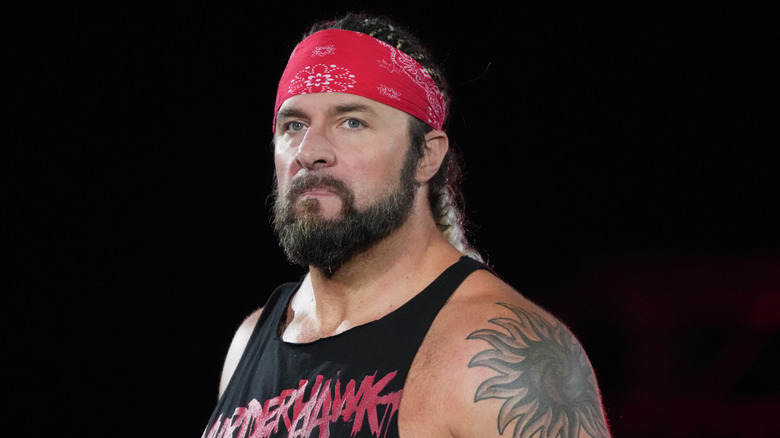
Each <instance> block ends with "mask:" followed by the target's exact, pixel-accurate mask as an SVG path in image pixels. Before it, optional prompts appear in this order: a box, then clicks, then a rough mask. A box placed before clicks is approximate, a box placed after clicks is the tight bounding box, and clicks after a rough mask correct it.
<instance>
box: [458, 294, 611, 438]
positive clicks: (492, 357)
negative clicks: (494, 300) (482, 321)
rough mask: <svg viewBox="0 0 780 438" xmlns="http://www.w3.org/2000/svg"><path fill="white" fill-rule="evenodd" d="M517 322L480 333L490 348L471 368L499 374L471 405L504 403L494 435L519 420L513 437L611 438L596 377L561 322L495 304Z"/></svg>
mask: <svg viewBox="0 0 780 438" xmlns="http://www.w3.org/2000/svg"><path fill="white" fill-rule="evenodd" d="M498 304H499V305H501V306H504V307H506V308H507V309H509V310H511V311H512V312H513V313H514V314H515V315H516V316H517V318H495V319H491V320H490V322H491V323H492V324H495V325H497V326H499V327H502V328H503V329H504V330H505V332H504V331H498V330H490V329H484V330H478V331H475V332H474V333H472V334H470V335H469V336H468V338H467V339H480V340H483V341H485V342H487V343H488V344H490V345H491V346H492V347H493V348H492V349H490V350H485V351H483V352H480V353H478V354H477V355H476V356H474V357H473V358H472V359H471V362H470V363H469V368H472V367H488V368H491V369H493V370H496V371H498V372H499V373H500V374H499V375H497V376H495V377H491V378H489V379H487V380H485V381H484V382H482V384H481V385H480V386H479V388H478V389H477V392H476V394H475V395H474V402H479V401H481V400H486V399H491V398H492V399H504V400H506V401H505V402H504V404H503V406H501V410H500V411H499V414H498V432H499V433H500V434H502V435H503V434H504V431H505V430H506V429H507V427H508V426H509V424H510V423H511V422H512V421H514V420H517V423H516V424H515V428H514V432H513V434H512V436H513V437H514V438H530V437H532V436H533V437H539V438H574V437H576V436H578V433H579V431H580V429H583V430H584V431H585V432H587V433H588V434H589V435H590V436H592V437H597V438H601V437H609V432H607V426H606V421H605V419H604V415H603V413H602V410H601V403H600V401H599V393H598V389H597V386H596V379H595V377H594V375H593V372H592V370H591V368H590V364H589V362H588V359H587V357H586V356H585V352H584V351H583V349H582V347H581V346H580V344H579V343H578V342H577V340H576V339H575V338H574V336H572V335H571V333H570V332H569V331H568V330H567V329H566V328H565V327H564V326H563V325H562V324H560V323H557V322H556V323H554V324H551V323H550V322H549V321H547V320H546V319H544V318H542V317H541V316H540V315H538V314H536V313H532V312H528V311H525V310H522V309H520V308H518V307H515V306H512V305H510V304H504V303H498Z"/></svg>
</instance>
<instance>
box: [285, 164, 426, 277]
mask: <svg viewBox="0 0 780 438" xmlns="http://www.w3.org/2000/svg"><path fill="white" fill-rule="evenodd" d="M417 161H418V160H417V157H415V156H414V154H413V153H409V152H407V157H406V160H405V162H404V167H403V169H402V170H401V173H400V184H399V187H398V189H396V190H394V191H393V192H392V193H390V194H388V195H387V196H386V197H384V198H382V199H379V200H377V201H376V202H374V203H373V204H371V205H370V206H368V207H367V208H366V209H365V210H363V211H359V210H358V209H357V208H356V207H355V195H354V193H352V191H351V190H350V189H349V188H348V187H347V186H346V185H345V184H344V183H343V182H342V181H341V180H338V179H336V178H333V177H330V176H323V175H306V176H303V177H300V178H298V179H296V180H294V181H293V182H292V184H291V185H290V188H289V190H288V191H287V193H286V195H285V196H284V197H282V196H280V195H279V193H278V189H277V188H276V187H275V188H274V219H273V225H274V231H276V235H277V237H278V238H279V244H280V246H281V247H282V248H283V249H284V252H285V254H286V255H287V258H288V259H289V260H290V261H291V262H292V263H295V264H298V265H301V266H312V267H314V268H317V269H319V270H320V271H322V272H323V273H325V274H326V275H332V274H334V273H335V272H336V271H337V270H338V269H339V268H340V267H341V266H343V265H344V263H346V262H348V261H349V260H350V259H351V258H352V257H354V256H355V255H357V254H360V253H361V252H363V251H365V250H366V249H368V248H370V247H372V246H373V245H375V244H376V243H378V242H379V241H381V240H382V239H384V238H385V237H387V236H389V235H390V234H392V233H393V231H395V230H397V229H398V228H400V227H401V225H403V224H404V223H405V222H406V220H407V219H408V218H409V214H410V213H411V211H412V207H413V205H414V198H415V191H416V189H417V187H418V186H419V184H418V183H417V181H416V179H415V173H416V172H415V170H416V167H417ZM315 187H327V188H328V189H330V190H331V191H333V192H334V193H335V194H336V195H338V196H339V197H340V198H341V201H342V211H341V215H340V217H338V218H336V219H324V218H322V215H321V214H320V205H319V201H317V200H316V199H307V200H304V201H301V202H299V203H298V207H299V209H298V211H297V212H296V200H297V199H298V197H299V195H300V194H301V193H303V192H305V191H307V190H309V189H312V188H315Z"/></svg>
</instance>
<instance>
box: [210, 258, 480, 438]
mask: <svg viewBox="0 0 780 438" xmlns="http://www.w3.org/2000/svg"><path fill="white" fill-rule="evenodd" d="M481 268H484V265H482V264H481V263H479V262H477V261H475V260H473V259H470V258H468V257H462V258H461V259H460V260H459V261H458V262H456V263H455V264H453V265H452V266H450V267H448V268H447V269H446V270H445V271H444V272H443V273H442V274H441V275H439V277H437V278H436V279H435V280H434V281H433V282H431V284H430V285H428V286H427V287H426V288H425V289H424V290H423V291H421V292H420V293H418V294H417V295H415V296H414V297H413V298H412V299H410V300H409V301H408V302H406V303H405V304H404V305H402V306H400V307H399V308H397V309H395V310H394V311H392V312H391V313H389V314H387V315H385V316H384V317H382V318H380V319H378V320H376V321H373V322H369V323H367V324H363V325H360V326H357V327H353V328H351V329H349V330H347V331H345V332H343V333H340V334H338V335H335V336H331V337H327V338H322V339H319V340H317V341H314V342H311V343H304V344H292V343H288V342H284V341H282V340H281V338H280V336H279V333H278V332H279V330H278V329H279V327H280V322H281V321H282V319H283V318H284V317H285V316H286V313H287V307H288V304H289V302H290V299H291V298H292V296H293V294H294V293H295V292H296V291H297V290H298V288H299V287H300V285H301V283H300V282H298V283H286V284H283V285H281V286H279V287H278V288H277V289H276V290H275V291H274V293H273V294H272V295H271V296H270V297H269V299H268V302H267V303H266V306H265V308H264V309H263V311H262V313H261V314H260V318H259V319H258V321H257V324H256V325H255V328H254V330H253V332H252V335H251V337H250V339H249V341H248V343H247V346H246V349H245V350H244V353H243V355H242V357H241V359H240V360H239V363H238V366H237V367H236V370H235V372H234V373H233V376H232V378H231V380H230V382H229V383H228V386H227V388H226V389H225V392H224V394H223V395H222V397H221V398H220V399H219V401H218V403H217V407H216V408H215V410H214V413H213V414H212V416H211V419H210V420H209V423H208V425H207V426H206V429H205V431H204V432H203V436H202V438H249V437H252V438H260V437H288V436H289V437H314V436H317V437H328V436H330V437H383V438H384V437H398V407H399V405H400V402H401V398H402V396H403V386H404V383H405V381H406V377H407V374H408V372H409V368H410V366H411V364H412V360H413V359H414V357H415V355H416V353H417V350H418V349H419V347H420V345H421V344H422V341H423V338H424V337H425V335H426V333H427V332H428V330H429V328H430V326H431V324H432V323H433V320H434V318H435V317H436V315H437V314H438V312H439V310H440V309H441V308H442V307H443V306H444V304H445V303H446V302H447V300H448V299H449V297H450V295H452V293H453V292H454V291H455V289H456V288H457V287H458V286H459V285H460V284H461V282H462V281H463V280H464V279H465V278H466V277H468V276H469V275H470V274H471V273H472V272H474V271H476V270H477V269H481Z"/></svg>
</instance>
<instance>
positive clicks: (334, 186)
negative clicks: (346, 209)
mask: <svg viewBox="0 0 780 438" xmlns="http://www.w3.org/2000/svg"><path fill="white" fill-rule="evenodd" d="M311 189H329V190H330V191H332V192H333V193H335V194H336V195H338V196H339V197H341V198H342V199H344V200H354V195H353V193H352V191H351V190H350V189H349V187H347V185H346V184H345V183H344V182H343V181H341V180H340V179H338V178H335V177H333V176H330V175H304V176H301V177H298V178H296V179H294V180H293V181H292V182H291V183H290V187H289V188H288V189H287V194H286V196H285V197H286V198H287V200H288V201H290V202H292V201H294V200H295V198H297V197H298V196H299V195H301V194H302V193H303V192H306V191H308V190H311Z"/></svg>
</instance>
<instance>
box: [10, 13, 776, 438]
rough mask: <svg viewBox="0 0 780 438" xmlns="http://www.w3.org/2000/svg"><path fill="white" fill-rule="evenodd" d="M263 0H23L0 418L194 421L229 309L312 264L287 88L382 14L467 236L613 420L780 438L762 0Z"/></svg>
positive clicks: (112, 428) (15, 63)
mask: <svg viewBox="0 0 780 438" xmlns="http://www.w3.org/2000/svg"><path fill="white" fill-rule="evenodd" d="M260 3H261V2H258V1H254V2H194V1H190V2H183V1H180V2H170V1H169V2H156V3H154V4H150V5H146V6H144V5H141V4H140V3H130V2H121V3H117V2H101V3H98V2H94V3H87V2H71V3H69V4H67V5H65V4H58V5H54V4H49V3H42V2H40V3H37V2H11V4H10V6H8V7H7V8H6V9H7V13H5V14H4V15H5V17H4V21H6V23H5V25H4V26H3V28H4V30H3V35H4V36H3V40H4V42H5V46H6V48H5V56H4V58H5V62H4V65H5V68H4V70H5V71H6V72H10V73H11V78H10V79H9V80H7V82H6V83H5V84H4V87H3V101H4V102H6V105H5V106H6V110H7V115H6V116H5V117H4V127H3V132H4V134H3V144H4V145H3V147H2V150H3V153H2V155H3V158H2V164H3V167H4V168H5V170H4V172H3V173H4V180H6V183H5V184H4V186H5V188H6V189H9V190H8V194H7V195H4V197H5V201H4V202H3V204H4V205H5V206H6V208H5V209H4V210H3V216H5V217H6V219H9V223H10V224H11V227H7V228H6V231H7V233H6V237H4V241H5V244H4V245H3V247H4V253H5V256H7V259H8V262H7V263H4V264H3V271H4V272H3V276H4V278H5V279H4V280H3V283H4V284H5V285H6V286H5V287H4V289H5V290H6V292H4V294H3V297H4V298H3V305H2V308H3V313H4V315H5V316H4V317H3V320H4V323H10V326H9V327H8V329H6V330H4V336H3V337H4V339H5V340H4V344H6V345H8V346H9V347H10V348H7V349H6V348H4V350H7V353H6V354H7V358H8V359H10V360H4V361H3V362H6V363H10V366H11V369H10V372H9V373H8V374H6V379H5V380H6V383H4V384H3V387H4V393H6V396H5V397H4V398H5V399H6V405H10V406H11V410H10V411H7V413H8V414H9V416H8V417H7V420H6V421H5V427H9V426H11V425H13V426H14V427H15V428H18V429H21V430H24V431H26V432H27V434H28V435H33V436H44V435H46V434H51V433H57V434H59V436H115V437H120V436H127V437H141V436H200V434H201V433H202V431H203V428H204V427H205V424H206V421H207V419H208V416H209V414H210V412H211V409H212V408H213V406H214V403H215V397H216V390H217V384H218V379H219V373H220V369H221V364H222V359H223V357H224V354H225V352H226V349H227V346H228V344H229V342H230V339H231V336H232V333H233V331H234V330H235V328H236V326H237V325H238V324H239V323H240V322H241V320H242V318H243V317H244V316H246V315H247V314H248V313H249V312H250V311H251V310H252V309H254V308H255V307H257V306H260V305H262V304H263V303H264V300H265V298H266V297H267V295H268V293H269V292H270V291H271V290H272V289H273V287H274V286H275V285H276V284H278V283H280V282H283V281H288V280H291V279H295V278H297V276H298V275H299V274H300V270H299V269H297V268H295V267H291V266H289V265H288V264H287V263H286V261H285V260H284V258H283V255H282V254H281V251H280V250H279V249H278V247H277V245H276V242H275V239H274V236H273V234H272V232H271V230H270V227H269V225H268V203H267V197H268V194H269V192H270V186H271V180H272V177H271V171H272V160H271V154H270V149H269V141H270V138H271V133H270V125H271V117H272V103H273V99H274V95H275V89H276V81H277V79H278V77H279V75H280V74H281V71H282V70H283V68H284V65H285V62H286V59H287V56H288V54H289V52H290V50H291V49H292V47H293V46H294V44H295V42H296V41H297V40H298V39H299V36H300V35H301V34H302V33H303V32H304V31H305V29H306V28H307V27H308V25H309V24H310V23H311V22H312V21H313V20H315V19H320V18H329V17H332V16H334V15H337V14H340V13H341V12H344V11H347V10H358V9H365V10H369V11H373V12H378V13H384V14H391V15H392V16H394V17H396V18H397V19H398V20H399V21H402V22H404V23H406V24H407V25H408V26H409V27H410V28H411V29H413V30H414V31H415V32H417V33H418V34H419V35H420V36H421V37H422V38H423V40H425V41H427V42H428V43H429V45H430V46H431V47H432V48H433V49H434V52H435V53H436V55H437V56H438V58H439V59H440V60H441V61H442V62H443V64H444V66H445V68H446V70H447V71H448V73H449V75H450V82H451V84H452V86H453V88H454V93H455V102H454V106H453V111H452V115H451V123H450V128H451V134H452V137H453V139H454V141H455V144H456V146H457V147H458V148H459V150H460V151H461V153H462V155H463V156H464V159H465V163H466V167H465V169H466V174H465V180H464V191H465V195H466V207H467V212H468V214H469V218H470V220H471V222H472V223H473V227H472V230H473V240H474V242H475V244H476V246H477V247H479V248H481V249H482V250H483V253H484V254H486V255H487V256H488V258H489V260H490V263H491V264H492V265H493V266H494V267H495V269H496V271H497V272H498V273H499V274H500V275H502V276H503V277H504V278H505V279H506V280H507V281H508V282H509V283H511V284H512V285H514V286H515V287H516V288H518V289H519V290H521V291H522V292H523V293H525V294H526V295H527V296H528V297H529V298H531V299H532V300H534V301H536V302H538V303H540V304H542V305H543V306H544V307H546V308H547V309H549V310H550V311H551V312H552V313H553V314H555V315H557V316H559V317H560V318H561V319H563V320H564V321H565V322H566V323H567V324H568V325H569V326H570V327H571V328H572V330H573V331H574V333H575V334H576V335H577V336H578V337H580V339H581V341H582V342H583V344H584V345H585V347H586V349H587V350H588V352H589V353H590V356H591V360H592V362H593V365H594V368H595V370H596V372H597V373H598V376H599V379H600V383H601V387H602V394H603V398H604V402H605V405H606V408H607V411H608V414H609V416H610V419H611V422H612V428H613V432H614V434H615V436H616V437H617V436H622V437H655V436H664V437H727V436H728V437H733V436H752V437H770V436H772V437H774V436H777V434H778V431H780V424H778V416H777V412H778V408H780V379H778V376H777V368H778V362H777V355H778V353H780V336H778V328H780V234H779V233H778V231H777V223H778V222H780V214H779V213H778V208H777V200H776V198H775V194H774V192H775V189H776V187H777V186H778V178H777V175H776V172H777V171H776V168H777V165H778V158H780V157H779V156H778V155H779V154H778V147H777V146H778V143H777V140H776V139H775V138H774V136H773V135H772V134H774V131H775V130H776V127H777V120H778V117H777V116H778V112H777V100H776V98H775V97H776V96H774V95H773V94H774V93H776V91H777V77H778V76H777V71H776V70H773V67H772V62H771V60H773V59H775V58H777V48H778V47H777V44H776V40H775V39H774V38H773V35H771V33H772V32H773V31H774V29H773V28H774V27H776V24H775V23H774V21H775V20H772V19H770V18H769V17H770V13H769V10H768V8H767V7H765V6H768V5H769V3H768V2H755V3H748V2H739V3H738V2H733V3H732V4H731V5H726V4H725V3H724V4H720V3H718V2H691V1H682V2H669V3H668V4H666V3H658V2H652V3H651V4H649V5H636V4H634V2H627V3H630V5H622V6H621V5H618V4H617V3H611V2H610V3H596V4H587V3H586V2H562V3H554V4H546V5H544V6H539V5H515V6H508V4H504V3H500V2H490V1H483V2H477V3H475V4H466V3H456V2H451V1H448V2H426V3H423V2H408V3H407V2H388V3H391V4H388V5H386V6H381V7H377V6H366V5H364V4H361V3H360V2H354V1H353V2H340V3H337V2H317V3H303V4H301V3H292V2H291V3H289V4H286V3H284V2H275V3H272V4H268V5H262V4H260ZM545 3H546V2H545Z"/></svg>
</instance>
